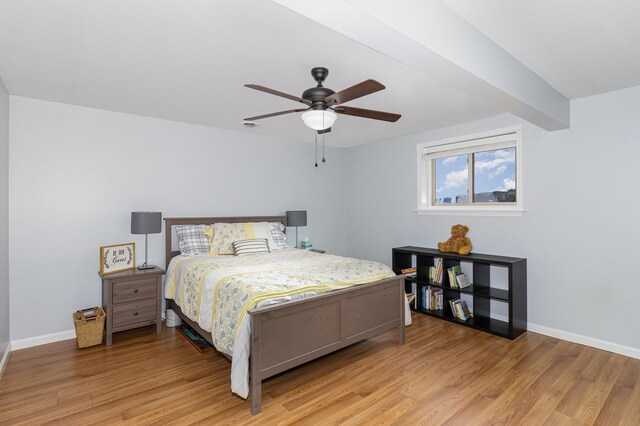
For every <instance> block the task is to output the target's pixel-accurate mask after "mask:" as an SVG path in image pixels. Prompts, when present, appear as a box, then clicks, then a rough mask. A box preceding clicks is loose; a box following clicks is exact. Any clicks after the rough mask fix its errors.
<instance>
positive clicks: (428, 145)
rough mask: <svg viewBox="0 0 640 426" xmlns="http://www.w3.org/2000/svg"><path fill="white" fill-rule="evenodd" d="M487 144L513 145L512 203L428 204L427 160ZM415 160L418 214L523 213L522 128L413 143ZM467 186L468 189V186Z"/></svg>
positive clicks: (430, 193)
mask: <svg viewBox="0 0 640 426" xmlns="http://www.w3.org/2000/svg"><path fill="white" fill-rule="evenodd" d="M484 145H488V147H491V148H489V149H495V148H499V147H500V146H509V147H511V146H515V147H516V182H517V190H518V193H517V197H516V203H515V204H508V205H496V206H487V205H475V206H474V205H464V206H455V205H451V206H443V205H437V206H433V205H431V201H430V200H431V199H432V185H431V179H432V170H431V168H432V166H431V160H432V159H434V158H439V157H447V156H450V155H454V154H464V153H469V152H472V151H475V150H477V149H478V148H479V147H482V146H484ZM417 160H418V197H417V200H418V208H417V209H416V210H415V211H416V212H417V213H418V214H427V215H459V216H522V214H523V213H524V212H525V210H524V202H523V199H524V197H523V194H524V190H523V188H524V180H523V173H522V127H520V126H514V127H506V128H502V129H495V130H490V131H487V132H481V133H474V134H471V135H464V136H458V137H453V138H448V139H441V140H437V141H430V142H424V143H421V144H418V145H417ZM470 189H471V188H470Z"/></svg>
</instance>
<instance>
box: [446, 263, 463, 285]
mask: <svg viewBox="0 0 640 426" xmlns="http://www.w3.org/2000/svg"><path fill="white" fill-rule="evenodd" d="M447 273H448V274H449V287H451V288H458V284H457V282H456V275H459V274H461V273H462V269H460V265H456V266H452V267H451V268H447Z"/></svg>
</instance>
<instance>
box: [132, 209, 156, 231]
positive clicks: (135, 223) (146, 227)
mask: <svg viewBox="0 0 640 426" xmlns="http://www.w3.org/2000/svg"><path fill="white" fill-rule="evenodd" d="M160 231H162V213H160V212H131V233H132V234H158V233H160Z"/></svg>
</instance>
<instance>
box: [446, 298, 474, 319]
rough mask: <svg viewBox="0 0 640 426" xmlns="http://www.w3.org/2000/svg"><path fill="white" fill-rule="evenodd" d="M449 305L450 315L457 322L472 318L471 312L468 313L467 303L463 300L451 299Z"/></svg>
mask: <svg viewBox="0 0 640 426" xmlns="http://www.w3.org/2000/svg"><path fill="white" fill-rule="evenodd" d="M449 305H451V313H452V314H453V316H454V317H456V318H458V319H459V320H462V321H466V320H468V319H469V318H471V317H472V316H473V314H472V313H471V311H469V307H468V306H467V302H466V301H464V300H460V299H451V300H449Z"/></svg>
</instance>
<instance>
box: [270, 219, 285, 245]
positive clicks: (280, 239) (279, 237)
mask: <svg viewBox="0 0 640 426" xmlns="http://www.w3.org/2000/svg"><path fill="white" fill-rule="evenodd" d="M269 225H271V231H270V233H271V238H272V239H273V243H274V245H273V247H271V249H272V250H278V249H283V248H287V247H289V245H288V244H287V235H286V234H285V233H284V232H282V231H284V225H283V224H281V223H280V222H272V223H270V224H269Z"/></svg>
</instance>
